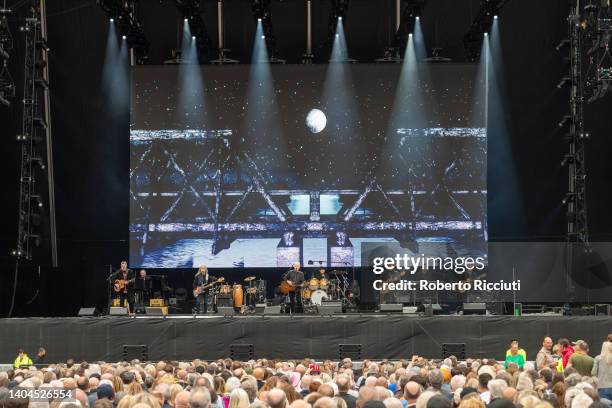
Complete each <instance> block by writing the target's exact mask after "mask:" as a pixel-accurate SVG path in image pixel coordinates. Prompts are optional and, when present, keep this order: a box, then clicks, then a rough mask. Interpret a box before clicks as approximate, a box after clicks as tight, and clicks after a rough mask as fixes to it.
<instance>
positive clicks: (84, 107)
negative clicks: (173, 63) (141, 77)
mask: <svg viewBox="0 0 612 408" xmlns="http://www.w3.org/2000/svg"><path fill="white" fill-rule="evenodd" d="M17 3H19V4H20V5H21V6H20V7H19V8H17V10H16V12H15V13H14V15H13V16H12V17H11V20H10V23H11V28H12V30H13V33H14V37H15V39H16V43H15V51H14V53H13V56H12V58H11V61H10V65H9V69H10V70H11V73H12V75H13V78H14V79H15V82H16V83H17V84H18V86H19V92H18V96H17V98H16V103H15V105H14V108H12V109H9V110H7V109H6V108H4V107H2V108H0V136H1V137H0V146H1V149H0V151H2V153H3V158H2V160H1V161H0V174H2V183H3V187H2V190H3V195H2V202H1V204H0V205H1V213H2V215H3V216H2V217H1V218H0V268H1V269H0V273H1V279H2V285H1V286H0V314H3V315H4V314H6V311H7V310H8V307H9V304H10V300H11V296H10V294H11V292H12V287H13V271H14V260H13V259H12V258H11V257H10V251H11V249H12V248H13V247H14V242H15V236H16V225H17V224H16V222H17V188H18V172H19V170H18V168H19V163H18V160H19V155H18V148H19V146H18V144H17V143H15V141H14V140H15V137H14V136H15V135H16V134H18V133H19V131H20V127H21V120H20V117H21V109H20V105H21V104H20V103H19V102H18V101H19V100H20V97H19V94H20V93H21V91H20V88H21V86H22V74H23V73H22V71H23V70H22V68H21V66H22V64H23V37H22V35H21V34H19V30H18V26H19V22H20V21H23V18H24V17H25V15H26V11H27V7H26V6H25V3H24V2H20V1H10V2H9V6H11V5H13V4H17ZM213 3H214V2H211V3H210V4H211V5H212V6H211V7H214V4H213ZM478 3H479V1H478V0H465V1H463V0H462V1H456V0H430V1H428V2H427V7H426V9H425V14H424V16H423V19H422V22H423V27H424V31H425V40H426V42H427V44H428V48H429V49H431V47H432V46H434V45H439V46H442V47H443V48H444V53H445V55H446V56H449V57H451V58H453V59H454V60H455V61H464V60H465V57H464V51H463V47H462V37H463V34H464V33H465V31H466V30H467V29H468V27H469V25H470V22H471V20H472V18H473V16H474V14H475V13H476V11H477V7H478ZM566 3H567V2H564V1H558V0H542V1H537V2H533V1H529V0H515V1H512V2H508V4H507V5H506V6H505V7H504V9H503V11H502V13H501V15H500V28H501V41H502V55H503V60H504V62H505V64H504V66H503V70H504V82H503V89H504V90H505V92H504V96H505V112H506V123H507V124H508V126H509V131H508V134H509V135H510V137H509V140H508V141H507V143H508V145H507V146H506V142H502V141H498V142H496V141H492V140H489V145H488V149H489V171H488V177H489V189H488V192H489V193H488V197H489V205H488V208H489V217H488V219H489V233H490V237H489V238H490V239H491V240H518V239H523V240H535V239H540V240H547V239H550V240H555V239H560V238H562V236H563V233H564V230H565V220H564V217H563V207H561V206H560V204H559V203H560V199H561V198H562V196H563V194H564V192H565V190H566V171H565V169H561V168H560V166H559V162H560V159H561V158H562V157H563V155H564V154H565V152H566V145H565V144H564V142H563V139H562V135H561V134H560V133H559V132H558V131H556V123H557V122H558V120H559V119H560V118H561V117H562V115H563V114H565V112H566V111H567V90H561V91H560V90H558V89H557V88H555V85H556V83H557V82H558V79H559V78H560V77H561V76H562V75H565V73H566V69H567V68H566V66H564V64H563V63H562V55H561V54H559V53H557V52H555V50H554V47H555V45H556V44H557V43H558V42H559V40H560V39H562V38H565V37H566V17H567V14H568V12H567V4H566ZM225 4H226V5H227V8H226V15H228V16H232V19H231V24H228V25H227V43H228V46H229V47H230V48H232V50H233V51H232V52H233V54H232V56H234V57H236V58H238V59H240V60H241V61H243V62H246V61H248V60H249V59H250V55H251V51H252V50H251V45H252V38H253V34H254V31H255V24H254V21H253V18H252V14H251V9H250V5H249V4H248V2H244V1H241V0H229V1H226V2H225ZM393 4H394V2H393V1H391V0H388V1H387V0H385V1H383V0H381V1H380V2H379V1H377V2H372V1H370V0H354V1H352V2H351V6H350V9H349V12H348V16H347V19H346V25H345V27H346V37H347V41H348V46H349V50H350V54H351V56H352V57H354V58H357V59H359V60H360V61H373V60H374V59H375V58H378V57H380V56H381V54H382V50H383V48H384V45H386V43H387V40H388V38H390V36H391V34H390V32H391V27H392V26H393V18H392V15H393ZM142 5H143V7H142V10H141V11H140V13H141V15H142V19H141V21H142V23H143V27H144V29H145V31H146V33H147V35H148V36H149V38H150V40H151V42H152V44H153V46H152V49H151V54H150V56H151V58H150V62H151V63H155V64H159V63H161V62H162V61H163V60H164V59H167V58H168V57H169V55H170V49H171V48H173V47H175V43H176V38H177V33H178V32H179V31H178V30H177V24H176V23H175V22H176V21H178V20H179V18H180V17H179V16H178V13H177V12H176V9H175V7H174V5H173V3H172V2H162V3H160V2H146V7H144V3H142ZM48 7H49V10H48V15H49V33H50V34H49V44H50V46H51V49H52V53H51V58H52V59H51V84H52V85H51V91H52V115H53V125H54V137H55V164H56V168H55V174H56V183H57V184H56V195H57V197H56V199H57V205H58V213H57V216H58V236H59V248H60V263H61V267H60V268H59V269H58V270H51V269H49V268H48V267H47V265H48V261H47V260H46V259H40V260H39V262H37V265H38V264H41V265H42V267H41V269H40V273H39V272H38V271H39V270H38V268H35V267H33V268H31V269H30V270H24V271H23V272H22V273H21V274H20V276H19V280H18V285H17V286H18V291H17V299H16V305H17V307H16V309H15V314H16V315H21V316H27V315H54V316H56V315H57V316H62V315H74V314H75V313H76V311H77V310H78V308H79V307H80V306H82V305H90V304H101V303H102V304H103V303H104V299H105V294H104V289H103V288H104V287H105V284H104V278H105V276H106V272H107V270H108V266H105V265H107V264H110V263H113V264H117V263H118V261H119V260H121V259H126V258H127V257H128V223H129V220H128V217H129V208H128V203H129V198H128V197H129V177H128V171H129V128H128V126H129V122H128V121H129V115H128V112H127V111H126V112H125V117H124V118H122V119H121V120H120V121H117V122H111V121H109V120H108V118H109V112H108V111H107V109H106V106H105V100H104V99H103V98H102V94H101V92H100V79H101V77H102V64H103V62H104V50H105V42H106V37H107V27H108V20H107V18H106V16H105V15H104V14H103V13H102V12H101V10H100V9H99V8H98V7H97V6H96V4H95V2H89V1H88V2H83V1H80V0H58V1H53V2H49V5H48ZM273 11H274V12H275V13H278V14H275V29H276V30H277V33H278V34H277V42H278V46H279V55H280V56H283V57H286V58H288V59H289V62H294V63H297V62H299V60H300V56H301V54H302V52H303V48H304V44H303V38H304V35H303V32H304V30H302V28H304V26H305V22H304V21H305V19H304V12H303V7H302V4H301V3H300V2H283V3H274V10H273ZM328 11H329V4H328V3H327V2H322V5H321V7H320V8H319V7H317V8H316V10H315V16H314V18H315V21H316V24H315V33H314V36H315V44H323V43H324V42H325V41H324V40H325V35H326V31H327V16H328V14H327V13H328ZM215 18H216V17H215V12H214V10H212V9H210V10H208V11H207V15H206V23H207V24H208V30H209V32H210V33H211V35H214V34H213V33H214V30H215V27H216V24H215V22H214V21H215ZM172 20H174V21H172ZM441 25H443V29H442V28H441ZM315 51H316V52H317V55H318V56H319V59H320V62H321V61H324V59H325V58H323V57H320V56H324V55H329V54H328V49H326V48H325V47H323V48H320V47H318V46H317V47H316V48H315ZM609 111H610V101H609V100H608V101H605V102H600V103H599V104H598V105H595V106H589V107H588V109H587V113H586V117H587V128H588V129H589V130H590V131H591V134H592V139H591V141H590V142H589V146H588V148H587V159H588V167H589V168H588V170H589V174H590V177H589V184H588V194H589V206H590V210H589V211H590V212H589V220H590V231H591V234H592V237H593V238H594V239H596V240H610V231H611V230H612V216H611V215H610V211H609V209H610V208H612V194H611V192H610V188H609V178H608V175H609V174H612V161H610V160H609V157H610V155H611V153H612V144H611V143H610V140H609V129H610V128H611V127H612V116H610V115H609V114H608V113H609ZM504 156H506V157H510V158H511V159H512V160H513V161H514V163H515V166H514V167H515V170H516V180H515V182H516V183H517V185H518V186H519V188H518V193H520V194H516V193H514V192H513V193H512V195H510V196H508V191H510V190H509V189H508V186H509V185H510V183H512V182H513V181H512V179H509V178H510V177H511V176H512V175H511V174H509V173H508V171H507V168H505V167H502V166H491V163H500V157H504ZM174 276H175V277H176V278H177V279H181V277H182V279H186V280H188V279H189V278H190V276H191V271H189V272H177V273H176V274H175V275H174ZM183 284H184V282H183Z"/></svg>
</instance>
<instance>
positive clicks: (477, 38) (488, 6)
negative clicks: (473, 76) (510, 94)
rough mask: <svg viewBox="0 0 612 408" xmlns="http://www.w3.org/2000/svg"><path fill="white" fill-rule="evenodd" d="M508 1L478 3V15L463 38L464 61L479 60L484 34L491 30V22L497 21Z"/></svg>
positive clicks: (494, 0)
mask: <svg viewBox="0 0 612 408" xmlns="http://www.w3.org/2000/svg"><path fill="white" fill-rule="evenodd" d="M508 1H509V0H486V1H481V2H480V8H479V10H478V14H476V17H474V21H473V22H472V25H471V26H470V28H469V30H468V31H467V32H466V33H465V35H464V36H463V47H464V49H465V55H466V59H467V60H468V61H470V62H477V61H478V60H479V59H480V52H481V50H482V41H483V39H484V34H485V33H488V32H489V31H490V30H491V26H492V24H493V20H497V17H498V16H499V13H500V11H501V9H502V8H503V7H504V5H505V4H506V3H507V2H508Z"/></svg>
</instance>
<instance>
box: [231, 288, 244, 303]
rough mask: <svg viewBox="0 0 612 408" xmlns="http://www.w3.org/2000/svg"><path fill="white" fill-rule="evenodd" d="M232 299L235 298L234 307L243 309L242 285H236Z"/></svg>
mask: <svg viewBox="0 0 612 408" xmlns="http://www.w3.org/2000/svg"><path fill="white" fill-rule="evenodd" d="M232 297H233V298H234V307H242V300H243V299H242V298H243V297H244V293H243V292H242V285H234V286H233V287H232Z"/></svg>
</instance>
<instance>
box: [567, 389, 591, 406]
mask: <svg viewBox="0 0 612 408" xmlns="http://www.w3.org/2000/svg"><path fill="white" fill-rule="evenodd" d="M592 403H593V399H592V398H591V397H589V396H588V395H587V394H585V393H584V392H582V391H581V392H579V393H578V394H576V396H575V397H574V399H573V400H572V405H571V407H570V408H589V406H590V405H591V404H592Z"/></svg>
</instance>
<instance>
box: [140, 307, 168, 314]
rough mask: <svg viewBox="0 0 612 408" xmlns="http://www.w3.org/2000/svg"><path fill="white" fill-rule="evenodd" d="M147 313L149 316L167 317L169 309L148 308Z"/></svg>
mask: <svg viewBox="0 0 612 408" xmlns="http://www.w3.org/2000/svg"><path fill="white" fill-rule="evenodd" d="M145 311H146V313H147V316H166V315H167V314H168V307H166V306H164V307H146V308H145Z"/></svg>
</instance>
